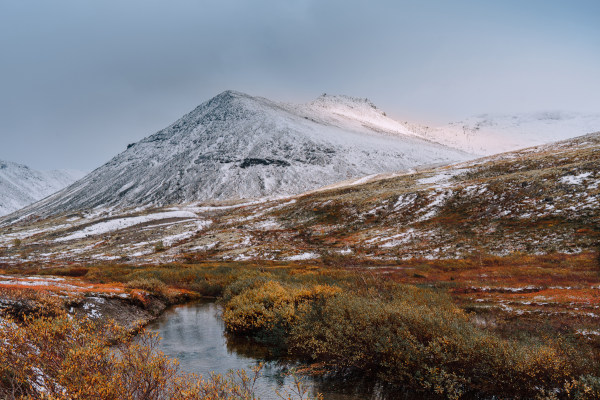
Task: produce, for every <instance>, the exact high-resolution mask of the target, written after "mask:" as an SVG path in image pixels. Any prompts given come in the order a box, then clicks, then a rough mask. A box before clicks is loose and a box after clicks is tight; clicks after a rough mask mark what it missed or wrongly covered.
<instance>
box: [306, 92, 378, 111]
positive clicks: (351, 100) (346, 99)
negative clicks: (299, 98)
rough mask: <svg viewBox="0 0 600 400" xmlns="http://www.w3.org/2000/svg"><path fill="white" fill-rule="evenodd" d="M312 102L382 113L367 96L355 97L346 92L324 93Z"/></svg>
mask: <svg viewBox="0 0 600 400" xmlns="http://www.w3.org/2000/svg"><path fill="white" fill-rule="evenodd" d="M310 104H312V105H315V106H320V107H325V108H332V107H347V108H352V109H367V110H372V111H377V112H379V113H382V111H380V110H379V109H378V108H377V106H376V105H375V104H373V103H372V102H371V100H369V99H368V98H366V97H353V96H347V95H344V94H334V95H331V94H327V93H323V94H322V95H320V96H319V97H317V98H316V99H315V100H314V101H312V102H311V103H310Z"/></svg>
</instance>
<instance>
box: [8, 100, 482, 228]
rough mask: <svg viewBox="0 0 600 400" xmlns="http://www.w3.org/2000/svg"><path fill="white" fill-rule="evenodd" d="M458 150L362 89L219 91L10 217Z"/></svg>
mask: <svg viewBox="0 0 600 400" xmlns="http://www.w3.org/2000/svg"><path fill="white" fill-rule="evenodd" d="M468 158H471V156H469V155H468V154H467V153H464V152H461V151H459V150H455V149H451V148H449V147H446V146H442V145H440V144H437V143H433V142H431V141H427V140H425V139H422V138H418V137H416V136H415V135H413V134H411V133H410V132H408V131H407V130H406V129H405V128H404V127H403V126H402V125H401V124H399V123H397V122H395V121H393V120H391V119H389V118H387V117H385V115H383V113H382V112H381V111H379V110H377V109H376V108H375V107H374V106H373V105H372V104H370V103H368V102H365V101H364V100H362V99H360V100H359V99H354V98H350V97H336V96H334V97H332V96H325V97H323V98H321V99H319V100H317V101H315V102H313V103H310V104H307V105H290V104H281V103H276V102H273V101H270V100H267V99H264V98H258V97H252V96H249V95H246V94H243V93H238V92H233V91H227V92H223V93H221V94H220V95H218V96H216V97H214V98H213V99H211V100H209V101H207V102H205V103H203V104H202V105H200V106H199V107H197V108H196V109H195V110H193V111H192V112H190V113H188V114H186V115H185V116H183V117H182V118H181V119H179V120H178V121H176V122H175V123H173V124H172V125H170V126H169V127H167V128H165V129H163V130H161V131H159V132H157V133H155V134H154V135H151V136H149V137H147V138H145V139H143V140H142V141H140V142H138V143H135V144H132V145H130V146H128V148H127V149H126V150H125V151H124V152H122V153H121V154H119V155H117V156H116V157H115V158H113V159H112V160H111V161H109V162H108V163H106V164H105V165H103V166H101V167H99V168H98V169H96V170H95V171H93V172H92V173H90V174H89V175H87V176H86V177H84V178H83V179H81V180H80V181H78V182H77V183H76V184H74V185H72V186H70V187H68V188H66V189H65V190H63V191H61V192H60V193H57V194H56V195H54V196H52V197H50V198H48V199H46V200H44V201H43V202H41V203H38V204H36V205H34V206H32V207H31V208H29V209H27V210H24V211H23V212H22V213H21V214H19V215H17V216H15V217H20V216H23V215H26V214H35V215H43V216H49V215H52V214H54V213H57V212H64V211H70V210H84V209H92V208H95V207H99V206H101V207H115V208H123V207H131V206H149V205H154V206H157V205H166V204H180V203H186V202H192V201H205V200H231V199H241V198H254V197H264V196H281V195H291V194H298V193H301V192H304V191H306V190H309V189H314V188H317V187H320V186H324V185H328V184H332V183H334V182H338V181H341V180H344V179H348V178H353V177H362V176H365V175H370V174H375V173H381V172H388V171H398V170H407V169H409V168H413V167H415V166H419V165H428V164H429V165H431V164H440V163H442V164H447V163H450V162H455V161H459V160H465V159H468Z"/></svg>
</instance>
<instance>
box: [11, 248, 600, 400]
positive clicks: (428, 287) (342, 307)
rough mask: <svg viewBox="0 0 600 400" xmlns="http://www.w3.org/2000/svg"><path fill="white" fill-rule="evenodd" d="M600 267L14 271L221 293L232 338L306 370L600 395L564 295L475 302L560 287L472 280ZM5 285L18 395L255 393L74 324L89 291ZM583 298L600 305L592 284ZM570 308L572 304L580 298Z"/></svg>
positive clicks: (115, 332)
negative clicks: (77, 304) (481, 286)
mask: <svg viewBox="0 0 600 400" xmlns="http://www.w3.org/2000/svg"><path fill="white" fill-rule="evenodd" d="M344 261H348V263H347V265H344ZM596 261H597V255H596V254H595V253H591V252H590V253H587V254H579V255H563V254H555V255H546V256H538V257H533V256H522V257H521V258H520V257H518V256H513V257H512V258H510V259H503V258H497V257H491V256H486V255H477V256H476V257H475V256H474V257H473V258H471V259H465V260H453V261H452V260H445V261H444V260H420V261H414V260H413V261H410V262H407V263H406V265H405V266H404V267H406V268H410V269H408V271H412V272H410V273H405V272H403V273H402V274H392V273H389V274H385V273H384V274H374V273H372V272H369V271H370V270H369V269H368V265H361V264H360V263H358V262H355V261H353V262H350V261H349V260H344V259H336V260H329V261H328V263H327V264H328V265H325V264H323V263H322V264H317V263H314V262H288V263H260V264H255V263H250V262H248V263H234V262H229V263H223V262H199V261H195V262H190V260H189V259H188V261H187V262H183V261H182V262H173V263H168V264H160V265H134V264H118V263H113V264H102V265H88V266H68V267H55V268H44V269H36V267H35V266H34V265H33V264H27V265H22V266H20V267H18V269H10V270H6V271H3V272H4V273H16V272H19V273H22V274H27V275H34V274H37V275H51V276H62V277H64V278H65V279H66V280H65V281H64V282H69V280H75V279H83V280H84V281H85V282H89V283H90V284H92V285H94V286H93V287H94V288H95V289H94V290H95V292H94V293H96V295H97V291H98V290H100V289H98V288H104V289H105V290H109V289H108V288H111V287H112V288H118V290H119V293H121V292H122V293H126V294H130V296H129V297H128V299H127V301H130V302H136V304H137V305H138V306H139V307H150V303H151V300H152V299H158V300H160V301H163V302H165V303H167V304H168V303H176V302H180V301H184V300H187V299H190V298H194V297H200V296H203V297H215V298H217V299H218V301H219V302H220V303H221V305H222V308H223V316H222V317H223V320H224V322H225V325H226V328H227V331H228V332H229V334H230V335H234V336H238V337H246V338H249V339H250V340H255V341H258V342H261V343H266V344H269V345H270V346H271V347H272V348H273V349H274V352H276V353H277V354H278V355H285V356H287V357H292V358H294V359H297V360H301V361H303V362H304V364H305V365H306V372H307V373H315V374H318V373H324V372H326V373H329V374H341V375H343V376H347V375H352V374H361V375H366V376H372V377H373V378H377V379H380V380H381V381H384V382H388V383H390V384H393V385H398V386H401V387H404V388H411V389H412V390H416V391H421V392H423V393H427V394H429V395H433V396H439V397H440V398H452V399H459V398H473V397H476V396H479V398H481V396H483V398H485V397H486V396H487V397H490V398H491V397H492V396H496V397H495V398H507V399H508V398H522V399H529V398H531V399H597V398H599V397H600V373H598V371H600V341H598V340H597V337H596V335H582V334H580V333H581V332H579V334H578V330H579V331H581V329H580V328H581V326H583V325H581V324H578V322H577V321H578V320H579V321H580V322H581V323H583V320H581V319H580V318H579V317H577V316H575V317H573V319H569V318H563V317H564V315H566V314H564V315H562V316H561V315H560V314H556V313H558V312H559V311H558V310H559V309H560V307H561V304H560V301H561V299H560V298H559V297H560V296H557V298H556V299H555V300H556V301H553V303H554V304H553V308H551V310H552V311H551V312H549V313H547V314H544V313H534V312H531V313H530V312H526V311H527V310H520V311H523V312H522V313H521V314H514V313H507V312H506V310H504V309H502V307H497V308H495V307H483V308H477V307H476V306H477V305H478V304H480V303H482V302H481V301H478V300H480V299H483V300H484V301H483V302H488V301H491V299H490V296H491V297H493V298H494V300H495V301H500V303H497V304H500V305H502V304H512V303H506V302H504V303H502V302H501V301H503V300H498V298H502V296H504V297H505V298H510V297H511V296H531V295H532V293H534V294H535V293H539V292H540V291H543V290H546V291H547V293H546V292H544V293H546V295H548V296H549V295H550V293H551V292H552V291H553V290H554V291H557V290H558V289H552V288H551V287H549V286H547V285H546V286H544V287H545V289H543V290H542V289H540V290H539V291H537V292H536V291H535V290H534V289H533V286H531V288H530V290H529V291H527V290H525V291H516V292H511V291H510V290H505V291H504V292H503V291H502V290H497V291H470V286H468V285H464V284H461V280H462V279H464V281H465V282H469V277H470V276H471V274H473V273H480V272H481V269H482V268H485V269H486V271H487V272H488V273H490V274H497V275H499V276H501V275H502V273H503V272H506V271H507V270H510V269H511V268H514V269H516V268H517V266H518V265H519V264H520V265H522V266H523V267H525V266H526V265H528V266H529V267H530V268H532V267H533V266H534V265H535V266H537V267H539V268H543V269H545V272H546V273H548V272H549V271H550V270H551V271H552V272H553V273H554V275H556V276H558V277H562V278H561V279H566V278H565V271H564V269H565V268H566V267H567V266H570V267H571V271H570V273H571V274H574V276H577V280H579V281H580V282H582V281H585V280H587V279H594V277H597V273H598V269H597V265H596V264H595V262H596ZM552 268H554V269H552ZM398 271H406V269H400V270H398ZM474 271H476V272H474ZM384 272H385V271H384ZM560 272H562V274H559V273H560ZM593 274H596V275H593ZM540 276H542V274H540ZM544 276H546V274H544ZM574 276H571V278H570V279H571V280H573V279H574ZM506 277H507V279H509V280H510V279H514V278H512V277H510V278H508V277H509V275H508V274H506ZM451 278H452V279H451ZM540 279H541V278H540ZM596 279H597V278H596ZM538 283H540V285H541V282H538ZM1 290H2V291H3V293H2V298H3V299H13V300H15V299H20V303H19V304H21V306H20V307H14V306H13V307H12V308H11V307H5V308H4V311H3V316H2V318H3V319H2V328H1V329H0V336H1V337H0V342H2V343H4V345H3V346H2V350H1V351H0V368H1V370H0V373H1V381H0V386H1V390H2V395H3V396H4V397H6V398H37V397H43V396H46V397H47V398H81V399H91V398H107V399H111V398H113V399H121V398H127V399H142V398H143V399H162V398H185V399H188V398H189V399H193V398H201V399H217V398H219V399H221V398H222V399H251V398H254V397H253V396H254V394H253V392H252V384H253V381H254V379H255V376H253V375H252V374H250V376H247V375H244V373H242V372H238V373H234V374H232V375H229V376H226V377H222V376H212V377H208V378H200V377H195V376H190V375H186V374H182V373H180V372H179V371H178V370H177V367H176V364H175V363H174V362H173V361H171V360H169V359H167V358H166V357H165V356H164V355H163V354H161V353H160V352H159V351H158V350H157V348H156V340H157V339H156V337H154V336H152V335H150V334H148V333H146V332H144V331H143V330H142V331H141V333H140V334H138V335H137V336H136V338H137V339H136V340H132V337H133V336H132V331H131V330H125V329H123V328H119V327H117V326H114V325H113V324H110V323H107V322H106V321H101V323H100V324H99V323H97V322H96V323H94V322H93V321H90V320H86V319H79V318H72V317H71V316H70V315H69V313H68V310H69V307H71V304H72V303H73V301H75V300H74V299H73V298H72V297H73V296H75V297H76V296H87V295H89V294H88V293H77V294H75V295H73V296H71V297H70V296H67V295H65V293H64V292H61V291H60V290H56V289H53V288H51V287H44V286H43V285H36V286H27V287H22V286H19V285H17V284H15V285H12V286H10V285H5V286H4V287H3V288H2V289H1ZM114 290H116V289H114ZM524 292H525V293H524ZM579 295H581V296H585V295H587V296H590V298H588V299H587V301H588V302H589V303H590V304H596V303H597V300H598V298H597V293H596V292H593V291H592V290H590V291H588V292H585V291H584V293H581V294H579ZM593 296H596V297H595V298H593ZM562 301H564V304H565V306H568V304H570V303H572V302H573V301H576V299H575V298H574V297H573V296H570V298H565V299H562ZM515 303H518V302H517V301H515ZM23 304H28V306H27V307H24V306H23ZM565 310H568V308H565V309H564V310H563V311H565ZM560 321H565V322H564V323H559V322H560ZM569 324H571V325H569ZM590 329H591V328H590ZM303 396H304V397H303ZM290 398H291V397H290ZM297 398H306V397H305V394H304V395H303V394H302V393H299V394H298V396H297Z"/></svg>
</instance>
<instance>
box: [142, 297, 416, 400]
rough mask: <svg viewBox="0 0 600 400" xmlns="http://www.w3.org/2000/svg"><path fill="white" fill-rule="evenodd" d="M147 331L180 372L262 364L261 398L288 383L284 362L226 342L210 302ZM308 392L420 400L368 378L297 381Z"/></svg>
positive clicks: (339, 397) (341, 398)
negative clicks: (154, 334)
mask: <svg viewBox="0 0 600 400" xmlns="http://www.w3.org/2000/svg"><path fill="white" fill-rule="evenodd" d="M148 329H149V330H150V331H154V332H158V333H159V335H160V336H161V337H162V340H161V341H160V344H159V348H160V350H161V351H163V352H164V353H165V354H166V355H167V356H169V357H173V358H177V359H178V360H179V365H180V369H181V371H182V372H186V373H196V374H199V375H204V376H208V375H209V373H210V372H211V371H214V372H215V373H219V374H225V373H227V371H228V370H237V369H245V370H248V372H250V371H249V370H250V368H252V367H253V366H256V365H257V364H258V363H259V362H264V363H265V365H264V368H263V370H262V376H261V377H260V378H259V380H258V381H257V383H256V386H255V388H256V394H257V396H258V397H260V399H261V400H274V399H280V397H278V396H277V394H276V393H275V391H276V390H278V391H279V393H281V394H282V395H283V394H285V393H286V391H289V390H290V389H291V385H292V384H293V383H294V380H293V378H292V377H290V376H289V375H288V374H287V373H286V372H287V371H288V370H289V368H290V367H291V364H290V363H286V362H283V361H281V360H279V361H272V360H271V361H265V359H266V356H267V355H268V353H269V352H268V349H267V348H265V347H263V346H261V345H257V344H256V343H251V342H249V341H247V340H240V339H232V338H228V337H227V335H226V334H225V327H224V324H223V321H222V320H221V318H220V310H219V307H218V305H216V304H215V303H214V302H197V303H191V304H186V305H182V306H177V307H173V308H171V309H169V310H167V311H166V312H165V313H164V314H163V315H161V316H160V317H159V318H158V319H157V320H155V321H153V322H152V323H151V324H150V325H149V326H148ZM302 379H303V382H304V384H305V385H306V386H307V387H308V388H309V394H311V395H312V396H314V395H315V394H316V393H322V394H323V395H324V398H325V399H327V400H330V399H331V400H359V399H361V400H363V399H370V400H391V399H423V397H417V396H415V395H414V393H413V394H410V393H404V392H403V393H397V392H394V393H393V394H391V393H390V392H389V390H384V389H383V385H382V384H380V383H377V382H373V380H372V379H360V378H352V379H351V380H349V379H341V378H328V379H325V378H316V377H303V378H302Z"/></svg>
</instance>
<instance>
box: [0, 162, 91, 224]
mask: <svg viewBox="0 0 600 400" xmlns="http://www.w3.org/2000/svg"><path fill="white" fill-rule="evenodd" d="M83 175H84V174H83V173H82V172H79V171H70V170H58V171H37V170H34V169H31V168H29V167H27V166H26V165H22V164H17V163H13V162H8V161H1V160H0V215H6V214H9V213H11V212H13V211H16V210H18V209H20V208H23V207H25V206H27V205H29V204H31V203H33V202H35V201H37V200H40V199H43V198H44V197H46V196H49V195H51V194H52V193H55V192H57V191H58V190H60V189H63V188H64V187H66V186H68V185H70V184H71V183H73V182H75V181H76V180H77V179H79V178H81V177H82V176H83Z"/></svg>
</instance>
